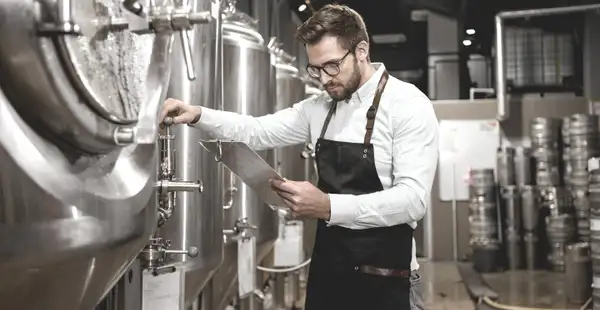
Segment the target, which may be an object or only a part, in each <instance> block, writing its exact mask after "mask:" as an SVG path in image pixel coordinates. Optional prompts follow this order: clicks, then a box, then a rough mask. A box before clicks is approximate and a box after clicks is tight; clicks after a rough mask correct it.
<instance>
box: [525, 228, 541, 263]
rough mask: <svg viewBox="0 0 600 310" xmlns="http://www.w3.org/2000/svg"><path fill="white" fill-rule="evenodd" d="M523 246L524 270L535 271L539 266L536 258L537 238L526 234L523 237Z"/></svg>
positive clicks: (533, 234)
mask: <svg viewBox="0 0 600 310" xmlns="http://www.w3.org/2000/svg"><path fill="white" fill-rule="evenodd" d="M523 244H524V248H525V268H527V270H535V269H537V267H538V266H539V263H538V262H539V258H538V251H537V247H538V237H537V235H536V234H535V233H533V232H526V233H525V234H524V235H523Z"/></svg>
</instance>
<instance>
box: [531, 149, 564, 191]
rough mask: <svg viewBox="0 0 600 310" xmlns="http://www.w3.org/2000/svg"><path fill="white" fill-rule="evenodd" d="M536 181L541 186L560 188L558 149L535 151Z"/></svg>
mask: <svg viewBox="0 0 600 310" xmlns="http://www.w3.org/2000/svg"><path fill="white" fill-rule="evenodd" d="M533 161H534V179H535V184H536V185H539V186H559V185H561V184H562V179H561V175H560V157H559V152H558V150H557V149H556V148H548V147H540V148H537V149H535V150H533Z"/></svg>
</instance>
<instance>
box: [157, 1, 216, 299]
mask: <svg viewBox="0 0 600 310" xmlns="http://www.w3.org/2000/svg"><path fill="white" fill-rule="evenodd" d="M189 5H190V6H191V7H192V8H193V9H194V10H195V11H197V12H202V11H210V10H211V7H212V6H215V5H218V1H214V0H192V1H190V2H189ZM217 8H218V6H217ZM220 31H221V24H220V21H217V22H211V23H210V24H208V25H202V26H198V27H195V28H194V30H192V31H190V32H189V38H190V44H191V51H192V53H191V60H192V61H191V63H192V64H193V69H194V75H195V76H196V79H195V80H193V81H190V79H189V78H188V71H187V69H188V66H189V64H188V63H186V59H185V58H184V57H182V55H183V51H184V46H183V45H182V44H180V42H175V44H174V46H173V63H172V73H171V80H170V85H169V89H168V97H170V98H177V99H180V100H182V101H184V102H186V103H188V104H192V105H199V106H203V107H208V108H212V109H220V108H221V101H220V99H221V89H222V86H221V70H222V67H221V63H220V57H217V55H220V52H221V47H222V41H221V33H220ZM171 134H172V135H173V136H174V139H173V141H174V144H173V148H174V150H175V156H174V157H175V158H174V159H175V173H174V175H175V176H177V177H178V178H181V179H184V180H189V181H201V182H202V185H203V191H202V193H200V192H198V191H194V192H178V193H177V197H176V200H175V206H174V212H173V214H172V216H171V217H170V218H169V220H168V221H167V222H166V223H165V225H164V226H163V227H162V228H161V229H160V234H161V237H163V238H164V239H166V240H170V241H171V248H172V249H189V248H191V247H196V248H198V250H199V251H198V256H196V257H190V256H189V255H173V256H171V261H170V263H169V264H170V265H173V266H175V267H176V268H182V269H184V270H185V280H184V283H185V284H184V287H185V288H184V290H185V293H184V294H185V297H184V300H185V306H186V308H187V307H189V306H191V304H192V303H193V302H194V301H195V300H196V299H197V297H198V295H199V294H200V291H201V290H202V288H203V287H204V286H205V284H206V283H207V281H208V280H209V279H210V277H211V276H212V275H213V273H214V272H215V271H216V269H217V267H218V266H219V265H220V264H221V261H222V259H223V237H222V234H223V209H222V206H223V202H222V197H223V187H222V186H221V184H222V182H223V181H222V173H221V168H220V164H219V163H217V162H216V161H215V159H214V156H211V155H210V154H209V153H208V152H206V151H205V150H204V149H203V148H202V146H201V145H200V144H199V143H198V142H199V140H201V139H202V138H205V137H203V136H202V132H201V131H200V130H197V129H194V128H191V127H189V126H172V128H171Z"/></svg>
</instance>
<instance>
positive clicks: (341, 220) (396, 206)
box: [329, 184, 427, 229]
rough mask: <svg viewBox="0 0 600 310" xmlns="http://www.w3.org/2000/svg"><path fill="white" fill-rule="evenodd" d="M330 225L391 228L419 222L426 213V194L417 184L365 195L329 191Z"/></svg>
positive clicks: (398, 186)
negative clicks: (331, 192)
mask: <svg viewBox="0 0 600 310" xmlns="http://www.w3.org/2000/svg"><path fill="white" fill-rule="evenodd" d="M329 197H330V201H331V220H330V221H329V225H335V226H341V227H346V228H350V229H367V228H374V227H389V226H395V225H399V224H408V223H412V222H417V221H419V220H421V219H422V218H423V216H424V215H425V212H426V209H427V204H426V202H425V201H426V193H425V191H423V190H418V189H417V190H415V189H414V186H410V185H408V184H398V185H396V186H394V187H392V188H390V189H386V190H383V191H380V192H376V193H372V194H365V195H342V194H329Z"/></svg>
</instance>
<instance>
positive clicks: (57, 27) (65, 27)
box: [38, 0, 81, 35]
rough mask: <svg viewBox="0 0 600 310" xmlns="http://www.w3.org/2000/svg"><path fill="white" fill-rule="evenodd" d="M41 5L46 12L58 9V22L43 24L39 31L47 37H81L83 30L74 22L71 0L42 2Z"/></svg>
mask: <svg viewBox="0 0 600 310" xmlns="http://www.w3.org/2000/svg"><path fill="white" fill-rule="evenodd" d="M39 3H40V4H41V5H42V8H44V9H45V10H48V11H51V10H52V9H53V7H52V6H53V5H55V7H56V21H55V22H53V23H47V22H43V23H41V25H40V27H39V29H38V31H39V33H40V34H47V35H57V34H58V35H80V34H81V28H80V27H79V25H77V24H76V23H75V21H74V20H73V4H72V2H71V0H57V1H56V2H52V1H48V0H40V1H39Z"/></svg>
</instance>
